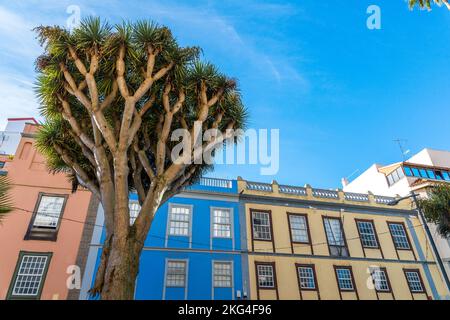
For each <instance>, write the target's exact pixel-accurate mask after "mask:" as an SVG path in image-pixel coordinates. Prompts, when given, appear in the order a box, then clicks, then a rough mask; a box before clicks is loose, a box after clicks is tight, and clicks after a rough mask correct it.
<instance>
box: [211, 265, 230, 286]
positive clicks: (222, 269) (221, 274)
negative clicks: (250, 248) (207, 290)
mask: <svg viewBox="0 0 450 320" xmlns="http://www.w3.org/2000/svg"><path fill="white" fill-rule="evenodd" d="M232 283H233V268H232V263H231V262H214V287H216V288H231V287H232Z"/></svg>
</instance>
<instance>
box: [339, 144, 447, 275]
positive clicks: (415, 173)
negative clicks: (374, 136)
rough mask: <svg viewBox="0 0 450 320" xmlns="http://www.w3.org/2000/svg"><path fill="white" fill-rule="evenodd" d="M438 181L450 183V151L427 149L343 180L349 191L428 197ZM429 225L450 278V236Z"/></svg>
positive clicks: (345, 188) (375, 166)
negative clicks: (405, 158)
mask: <svg viewBox="0 0 450 320" xmlns="http://www.w3.org/2000/svg"><path fill="white" fill-rule="evenodd" d="M438 182H448V183H450V152H449V151H441V150H433V149H424V150H422V151H420V152H419V153H418V154H416V155H414V156H413V157H411V158H410V159H408V160H407V161H403V162H397V163H393V164H389V165H380V164H374V165H372V166H371V167H370V168H369V169H367V170H366V171H365V172H364V173H362V174H361V175H360V176H358V177H357V178H355V179H354V180H353V181H351V182H350V183H349V182H348V181H347V180H346V179H343V181H342V184H343V188H344V191H345V192H356V193H367V192H369V191H370V192H372V193H374V194H379V195H385V196H397V195H398V196H407V195H408V194H410V193H411V191H414V192H415V193H416V194H419V195H420V196H421V197H426V196H427V188H428V187H429V186H430V185H433V184H435V183H438ZM428 225H429V228H430V231H431V234H432V237H433V239H434V242H435V244H436V247H437V250H438V252H439V254H440V256H441V258H442V261H443V263H444V267H445V269H446V272H447V275H448V276H449V277H450V239H444V238H442V237H441V236H440V235H439V234H438V233H437V231H436V226H435V225H433V224H428Z"/></svg>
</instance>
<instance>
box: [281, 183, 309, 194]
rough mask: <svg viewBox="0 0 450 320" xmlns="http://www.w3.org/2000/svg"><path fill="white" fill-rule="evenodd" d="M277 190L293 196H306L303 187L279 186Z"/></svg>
mask: <svg viewBox="0 0 450 320" xmlns="http://www.w3.org/2000/svg"><path fill="white" fill-rule="evenodd" d="M278 190H279V191H280V192H281V193H287V194H295V195H297V196H306V188H304V187H294V186H286V185H280V186H279V187H278Z"/></svg>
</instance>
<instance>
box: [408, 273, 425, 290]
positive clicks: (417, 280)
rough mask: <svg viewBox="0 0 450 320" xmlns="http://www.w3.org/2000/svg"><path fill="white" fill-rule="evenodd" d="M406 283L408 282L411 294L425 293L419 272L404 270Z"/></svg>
mask: <svg viewBox="0 0 450 320" xmlns="http://www.w3.org/2000/svg"><path fill="white" fill-rule="evenodd" d="M404 272H405V277H406V281H407V282H408V286H409V290H410V291H411V293H424V292H425V289H424V286H423V281H422V277H421V276H420V271H419V270H411V269H407V270H404Z"/></svg>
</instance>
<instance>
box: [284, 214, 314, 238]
mask: <svg viewBox="0 0 450 320" xmlns="http://www.w3.org/2000/svg"><path fill="white" fill-rule="evenodd" d="M288 217H289V228H290V232H291V237H292V242H295V243H310V241H311V239H310V238H309V230H308V228H309V225H308V217H307V216H306V215H304V214H295V213H289V214H288ZM292 219H303V223H304V224H305V228H304V229H299V228H293V226H292ZM294 230H300V231H304V232H305V235H306V240H298V239H295V235H294Z"/></svg>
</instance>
